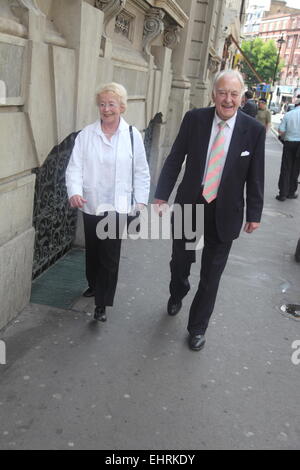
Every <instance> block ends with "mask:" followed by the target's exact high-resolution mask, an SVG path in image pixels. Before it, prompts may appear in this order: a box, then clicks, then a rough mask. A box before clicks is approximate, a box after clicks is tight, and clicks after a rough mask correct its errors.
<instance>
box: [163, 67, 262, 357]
mask: <svg viewBox="0 0 300 470" xmlns="http://www.w3.org/2000/svg"><path fill="white" fill-rule="evenodd" d="M243 93H244V82H243V78H242V76H241V75H240V74H239V73H238V72H236V71H233V70H229V71H228V70H227V71H223V72H221V73H220V74H218V75H217V77H216V79H215V82H214V86H213V100H214V103H215V107H212V108H203V109H193V110H191V111H189V112H187V114H186V115H185V117H184V119H183V122H182V124H181V128H180V130H179V134H178V136H177V138H176V140H175V142H174V145H173V147H172V149H171V153H170V155H169V156H168V158H167V159H166V161H165V164H164V167H163V169H162V172H161V175H160V178H159V181H158V185H157V189H156V194H155V197H156V200H155V203H156V204H157V205H158V208H160V207H161V206H162V205H163V204H165V203H166V201H167V200H168V199H169V196H170V194H171V192H172V190H173V188H174V185H175V183H176V181H177V178H178V176H179V173H180V171H181V168H182V165H183V163H184V161H185V162H186V164H185V172H184V176H183V179H182V182H181V184H180V186H179V188H178V191H177V195H176V198H175V203H178V204H180V205H181V206H184V205H185V204H191V205H192V206H193V207H196V205H197V204H203V205H204V224H205V226H204V248H203V252H202V261H201V272H200V283H199V286H198V289H197V292H196V295H195V297H194V300H193V302H192V305H191V308H190V313H189V322H188V332H189V347H190V349H192V350H194V351H199V350H200V349H202V348H203V346H204V344H205V331H206V329H207V327H208V323H209V319H210V317H211V314H212V312H213V309H214V305H215V300H216V296H217V291H218V286H219V281H220V278H221V275H222V273H223V270H224V268H225V265H226V262H227V259H228V256H229V252H230V249H231V246H232V241H233V240H234V239H235V238H237V237H238V236H239V233H240V230H241V227H242V223H243V215H244V188H245V186H246V224H245V226H244V230H245V232H247V233H252V232H253V231H254V230H255V229H257V228H258V227H259V225H260V219H261V214H262V208H263V189H264V148H265V128H264V126H262V125H261V124H260V123H259V122H258V121H256V120H254V119H253V118H250V117H249V116H248V115H247V114H245V113H243V112H242V111H241V110H239V107H240V105H241V100H242V96H243ZM185 241H186V240H184V239H180V240H178V239H175V238H174V240H173V250H172V259H171V263H170V267H171V282H170V299H169V302H168V314H169V315H176V314H177V313H178V312H179V310H180V309H181V306H182V299H183V298H184V297H185V295H186V294H187V293H188V291H189V289H190V284H189V281H188V277H189V274H190V268H191V264H192V263H193V262H195V252H190V251H189V250H187V248H186V243H185Z"/></svg>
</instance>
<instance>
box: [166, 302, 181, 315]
mask: <svg viewBox="0 0 300 470" xmlns="http://www.w3.org/2000/svg"><path fill="white" fill-rule="evenodd" d="M181 307H182V302H181V300H179V302H175V301H174V300H173V299H172V297H170V298H169V301H168V308H167V309H168V314H169V315H171V317H174V315H177V313H178V312H179V311H180V309H181Z"/></svg>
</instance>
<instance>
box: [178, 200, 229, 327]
mask: <svg viewBox="0 0 300 470" xmlns="http://www.w3.org/2000/svg"><path fill="white" fill-rule="evenodd" d="M197 203H198V204H204V248H203V251H202V258H201V270H200V282H199V285H198V289H197V292H196V295H195V297H194V300H193V302H192V305H191V308H190V313H189V321H188V331H189V333H190V334H192V335H195V334H204V333H205V331H206V329H207V327H208V323H209V320H210V317H211V315H212V313H213V309H214V306H215V301H216V297H217V292H218V287H219V283H220V279H221V276H222V273H223V271H224V268H225V266H226V263H227V259H228V256H229V252H230V249H231V246H232V241H229V242H222V241H221V240H220V238H219V237H218V234H217V229H216V222H215V212H216V200H215V201H213V202H211V203H210V204H208V203H207V202H206V200H205V199H204V198H202V197H201V198H199V201H198V202H197ZM185 246H186V240H185V239H182V240H175V239H173V249H172V258H171V262H170V269H171V282H170V294H171V297H172V298H173V299H174V300H175V301H176V302H178V301H179V300H182V299H183V297H185V296H186V295H187V293H188V292H189V290H190V283H189V280H188V278H189V275H190V270H191V264H192V263H194V262H195V258H196V256H195V251H191V250H186V248H185Z"/></svg>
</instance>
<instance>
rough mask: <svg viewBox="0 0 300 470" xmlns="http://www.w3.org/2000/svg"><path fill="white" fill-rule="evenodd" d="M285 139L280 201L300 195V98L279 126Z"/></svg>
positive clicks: (279, 182)
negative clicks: (299, 182)
mask: <svg viewBox="0 0 300 470" xmlns="http://www.w3.org/2000/svg"><path fill="white" fill-rule="evenodd" d="M278 131H279V134H280V136H281V138H282V139H283V140H284V144H283V153H282V160H281V169H280V176H279V181H278V188H279V194H278V195H277V196H276V199H277V200H278V201H285V200H286V199H296V198H297V197H298V194H297V188H298V176H299V173H300V99H298V100H297V101H296V102H295V108H294V109H293V110H292V111H290V112H289V113H286V114H285V115H284V117H283V119H282V121H281V123H280V125H279V128H278Z"/></svg>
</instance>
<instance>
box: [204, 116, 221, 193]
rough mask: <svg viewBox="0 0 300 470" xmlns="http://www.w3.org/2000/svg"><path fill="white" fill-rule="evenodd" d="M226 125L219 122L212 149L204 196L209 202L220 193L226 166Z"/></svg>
mask: <svg viewBox="0 0 300 470" xmlns="http://www.w3.org/2000/svg"><path fill="white" fill-rule="evenodd" d="M225 126H226V122H225V121H220V122H219V124H218V127H219V131H218V133H217V135H216V138H215V140H214V143H213V146H212V148H211V151H210V156H209V163H208V168H207V174H206V178H205V181H204V188H203V197H204V198H205V199H206V200H207V202H211V201H213V200H214V199H216V197H217V193H218V188H219V184H220V180H221V173H222V169H223V166H224V156H225V149H224V144H225V136H224V128H225Z"/></svg>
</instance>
